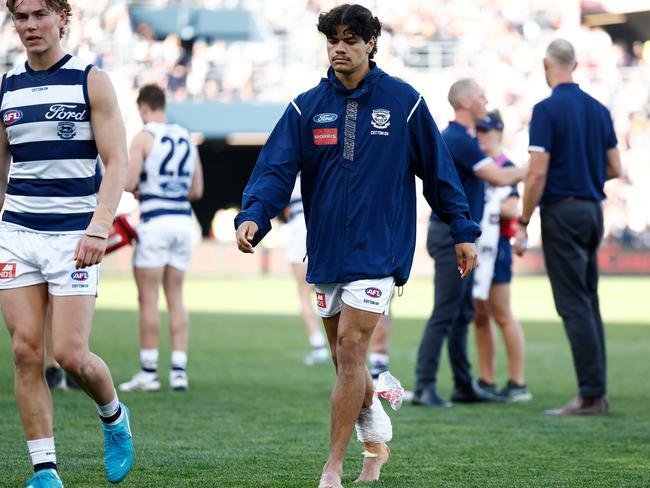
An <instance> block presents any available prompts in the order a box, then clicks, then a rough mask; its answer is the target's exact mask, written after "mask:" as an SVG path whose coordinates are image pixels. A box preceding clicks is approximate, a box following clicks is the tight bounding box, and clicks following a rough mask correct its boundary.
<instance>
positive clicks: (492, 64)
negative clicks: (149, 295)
mask: <svg viewBox="0 0 650 488" xmlns="http://www.w3.org/2000/svg"><path fill="white" fill-rule="evenodd" d="M71 3H72V4H73V9H74V13H75V16H74V18H73V19H72V22H71V26H70V27H71V29H70V35H69V36H68V38H67V39H66V44H67V48H68V50H70V51H71V52H73V53H76V54H78V55H80V56H82V57H84V58H85V59H88V60H89V61H92V62H94V63H96V64H97V65H99V66H101V67H103V68H104V69H106V70H107V71H108V72H109V73H110V74H111V77H112V79H113V82H114V83H115V86H116V88H117V91H118V96H119V100H120V104H121V108H122V112H123V114H124V115H125V118H126V120H127V125H128V132H129V134H128V136H129V139H130V138H131V137H132V136H133V135H134V134H135V132H136V131H137V130H138V129H139V128H140V127H141V122H140V120H139V117H138V114H137V111H136V109H135V94H136V90H137V86H138V85H139V84H140V83H144V82H150V81H155V82H159V83H162V84H164V85H165V86H166V88H167V90H168V93H169V95H170V99H171V101H172V103H171V105H170V110H169V114H170V116H171V118H172V119H173V120H177V121H179V122H181V123H185V124H187V125H189V126H190V128H191V129H192V130H193V132H195V134H196V138H197V141H198V142H202V144H201V145H200V149H201V153H202V157H203V161H204V165H205V168H206V176H207V181H206V183H207V187H206V198H205V199H204V201H203V202H201V203H200V204H199V205H197V206H196V207H195V210H196V211H197V215H198V216H199V217H200V219H201V221H202V224H203V229H202V231H203V232H204V233H206V234H207V235H212V236H214V237H215V239H206V240H204V241H203V242H202V243H201V244H200V245H199V247H198V248H197V254H196V256H195V259H194V265H193V269H192V273H193V275H194V276H192V277H191V278H190V279H189V280H188V282H187V288H186V294H185V295H186V300H187V306H188V309H189V310H190V313H191V320H192V325H191V344H190V365H189V373H190V375H191V380H190V381H191V388H190V390H189V391H188V392H187V393H186V394H185V395H184V396H183V398H179V397H178V395H177V394H176V393H174V392H171V391H170V390H169V388H168V385H166V384H165V385H164V386H163V391H161V392H160V394H154V395H137V394H132V395H130V396H128V398H125V400H126V401H127V403H128V405H129V408H130V409H131V411H132V413H133V415H134V424H133V426H134V432H135V436H136V449H137V454H136V465H135V467H134V471H133V473H132V474H131V475H130V476H129V478H128V479H127V480H126V481H125V483H124V486H125V487H138V488H143V487H145V488H146V487H156V488H159V487H174V488H179V487H192V488H194V487H197V486H208V487H219V488H225V487H232V488H242V487H251V488H253V487H254V488H265V487H269V488H271V487H274V488H304V487H305V486H315V484H316V480H317V476H318V473H319V472H320V470H321V468H322V461H323V459H324V455H325V452H326V449H327V432H328V426H329V392H330V391H331V384H332V378H333V368H332V367H331V365H325V366H324V367H323V368H309V367H302V366H301V365H300V362H301V360H302V357H303V355H304V352H305V348H306V340H305V337H304V333H303V331H302V329H301V327H302V325H301V322H300V318H299V317H298V314H297V303H296V299H295V290H294V286H293V283H292V282H291V280H290V278H289V277H288V276H287V274H288V268H287V266H286V264H285V263H284V258H283V253H282V249H281V246H282V241H283V238H284V236H283V235H282V234H283V233H282V227H281V226H278V228H277V229H276V231H275V232H274V235H272V236H269V238H268V239H267V242H266V245H267V247H268V250H267V251H264V252H258V253H256V255H255V256H253V257H251V256H244V255H242V254H240V253H238V252H236V250H235V246H234V244H233V243H232V242H229V241H230V240H231V239H232V232H233V231H232V216H233V210H232V208H231V207H233V206H234V205H236V204H237V203H238V201H239V197H240V194H241V189H242V187H243V185H244V183H245V180H246V178H247V176H248V174H249V172H250V170H251V168H252V165H253V164H254V160H255V157H256V154H257V152H258V151H259V147H260V144H261V143H262V142H263V140H264V138H265V134H266V133H267V132H268V131H269V130H270V128H271V127H272V126H273V124H274V122H275V119H276V118H277V117H278V116H279V114H280V113H281V111H282V110H283V109H284V107H285V106H286V104H287V102H288V101H289V100H290V99H291V98H292V97H294V96H295V95H296V94H297V93H299V92H300V91H302V90H305V89H308V88H309V87H311V86H313V85H314V84H315V83H316V82H317V80H318V78H319V77H320V76H322V75H323V73H324V70H325V67H326V58H325V49H324V41H323V39H322V38H321V37H320V36H319V35H318V34H317V32H316V29H315V23H316V17H317V14H318V12H319V11H321V10H326V9H328V8H330V7H331V6H333V5H334V4H335V3H336V2H331V1H315V0H311V1H308V0H287V1H276V2H270V1H262V0H248V1H218V0H212V1H193V2H166V1H148V2H145V1H137V2H125V1H122V0H93V1H90V0H73V1H72V2H71ZM362 3H364V4H365V5H367V6H368V7H370V8H372V9H373V11H374V12H375V13H376V15H378V16H379V18H380V19H381V20H382V21H383V22H384V33H383V35H382V37H381V38H380V40H379V54H378V57H377V61H378V63H379V65H380V66H381V67H382V68H385V69H386V70H387V71H388V72H389V73H391V74H394V75H397V76H400V77H402V78H404V79H406V80H408V81H409V82H410V83H411V84H413V85H414V86H415V87H416V88H417V89H418V90H419V91H420V92H422V93H423V94H424V95H425V96H426V98H427V102H428V104H429V106H430V108H431V110H432V112H433V113H434V115H435V117H436V120H437V122H438V123H439V125H440V126H441V127H444V126H445V125H446V122H447V120H449V119H450V118H451V109H450V107H449V106H448V103H447V101H446V93H447V90H448V87H449V85H450V84H451V83H452V81H454V80H455V79H456V78H458V77H460V76H474V77H476V78H477V79H478V80H479V81H480V82H481V83H482V84H483V85H484V86H485V87H486V90H487V94H488V97H489V99H490V102H491V106H492V107H498V108H500V109H501V110H502V111H503V113H504V116H505V119H506V124H507V130H506V136H507V142H506V145H507V147H508V148H509V150H510V151H509V153H510V154H511V156H512V157H513V159H515V160H516V161H517V162H523V161H525V159H526V142H527V141H526V140H527V133H526V132H527V121H528V118H529V116H530V110H531V108H532V105H533V104H534V103H535V102H536V101H538V100H539V99H541V98H543V97H544V96H546V95H547V94H548V93H549V90H548V88H547V87H546V85H545V83H544V79H543V74H542V69H541V58H542V56H543V51H544V48H545V46H546V44H547V43H548V41H549V40H550V39H552V38H553V37H555V36H558V35H562V36H565V37H567V38H569V39H570V40H572V41H573V42H574V43H575V44H576V47H577V48H578V53H579V60H580V68H579V71H578V78H579V81H580V83H581V84H582V85H583V86H584V87H585V88H586V89H587V90H588V91H589V92H590V93H592V94H594V95H595V96H597V97H598V98H599V99H601V100H602V101H603V102H605V103H606V104H607V105H608V106H609V107H610V108H611V109H612V113H613V115H614V117H615V120H616V127H617V131H618V136H619V140H620V149H621V152H622V156H623V164H624V167H625V172H626V178H624V179H621V180H619V181H615V182H612V183H610V184H608V188H607V193H608V196H609V199H608V201H607V203H606V224H607V238H606V246H605V247H604V253H603V256H608V255H609V254H605V253H611V252H615V253H616V256H617V260H616V262H615V264H617V263H620V261H625V262H626V263H627V264H626V265H625V270H626V271H633V272H637V273H643V274H646V275H647V274H648V272H650V265H649V264H648V262H649V261H650V259H648V253H649V252H650V233H649V230H648V223H649V222H648V220H649V214H650V210H649V209H650V205H649V202H650V192H649V191H648V190H650V188H649V187H650V178H648V176H649V175H648V172H649V171H650V164H649V163H650V162H649V156H648V155H649V154H650V151H648V149H650V122H649V106H648V105H649V92H650V44H649V43H648V40H650V32H649V31H650V6H648V2H647V0H639V1H624V0H615V1H611V2H578V1H577V0H553V1H551V0H546V1H542V0H436V1H432V2H417V1H413V0H400V1H399V2H396V1H394V0H390V1H389V0H386V1H379V0H378V1H369V2H368V1H364V2H362ZM644 9H645V10H644ZM147 25H148V27H147ZM23 60H24V55H23V53H22V52H21V48H20V46H19V43H18V40H17V39H16V36H15V34H14V32H13V27H12V26H11V22H10V19H9V17H8V15H7V13H6V10H4V8H2V9H0V70H2V71H4V70H5V69H7V68H9V67H10V66H12V65H13V64H15V63H19V62H23ZM133 206H134V205H133V201H131V200H129V199H125V200H124V202H123V205H122V210H123V211H129V210H131V209H132V208H133ZM217 209H220V211H219V214H218V218H217V219H216V221H215V222H214V225H213V222H212V218H213V215H214V212H215V210H217ZM427 219H428V208H427V206H426V203H424V202H421V205H420V219H419V226H420V228H419V229H418V234H419V237H418V238H419V243H418V254H417V255H416V263H415V267H414V273H413V274H414V275H416V276H415V277H414V278H413V279H412V280H410V281H409V283H408V286H407V287H406V288H405V290H404V295H403V296H402V297H399V299H396V300H395V303H394V309H393V313H394V331H395V332H394V334H393V339H392V343H391V371H392V372H393V373H394V374H395V375H396V376H397V377H398V378H400V379H402V381H403V383H404V385H405V386H406V387H412V386H413V371H414V359H415V357H416V354H417V345H418V342H419V339H420V337H421V334H422V328H423V325H424V322H425V320H426V317H427V315H428V314H429V313H430V309H431V305H432V283H431V279H430V275H431V272H432V263H431V260H430V258H429V257H428V256H427V255H426V252H425V251H424V243H423V240H424V234H425V233H424V230H425V227H426V221H427ZM537 228H538V226H537V224H536V223H533V224H532V225H531V231H532V230H533V229H537ZM199 229H200V226H199V225H198V223H197V236H198V235H200V234H201V230H199ZM536 239H537V237H536ZM607 246H610V247H609V248H608V247H607ZM611 246H613V247H611ZM607 249H609V250H610V251H607ZM528 259H529V261H528V262H526V261H522V260H519V261H518V266H520V267H526V266H527V269H528V270H531V271H535V272H539V271H541V268H540V263H541V259H540V256H539V254H533V256H532V257H530V258H528ZM603 259H604V264H608V263H611V262H612V261H610V260H609V259H608V258H603ZM263 265H264V266H266V269H267V271H268V276H265V277H263V278H259V276H258V275H259V272H260V268H261V267H263ZM130 266H131V262H130V253H129V250H128V249H126V250H124V251H122V252H118V253H116V255H113V256H110V259H109V260H108V262H107V263H106V264H105V265H104V276H103V278H102V282H101V290H100V298H99V300H98V303H97V313H96V315H95V321H94V327H93V333H92V337H91V347H92V350H93V351H95V352H97V353H98V354H100V356H102V357H104V358H105V359H106V360H107V362H108V363H109V364H110V367H111V371H112V373H113V375H114V378H115V380H116V381H118V382H119V381H123V380H125V379H127V378H128V377H129V376H130V375H131V374H133V372H134V371H135V369H134V368H137V354H138V352H137V351H138V332H137V320H138V315H137V291H136V288H135V284H134V282H133V278H132V276H131V274H130ZM612 271H620V268H619V269H616V268H614V269H612ZM199 274H201V275H204V276H197V275H199ZM417 275H419V276H417ZM600 291H601V293H600V297H601V306H602V311H603V317H604V318H605V321H606V323H607V341H608V364H609V371H610V374H609V378H610V389H609V391H610V399H611V403H612V414H611V415H609V416H607V417H604V418H598V419H584V418H573V419H549V418H546V417H544V416H542V415H541V412H542V411H543V409H545V408H550V407H555V406H557V405H559V404H561V403H562V402H565V401H566V400H567V398H568V395H570V394H571V393H572V392H573V391H574V389H575V377H574V371H573V367H572V363H571V355H570V351H569V347H568V344H567V341H566V337H565V334H564V331H563V329H562V326H561V323H560V320H559V318H558V317H557V315H556V313H555V310H554V307H553V302H552V297H551V292H550V287H549V285H548V279H547V278H546V277H545V276H517V277H515V280H514V284H513V307H514V310H515V314H516V315H517V317H518V318H519V319H520V320H521V321H522V323H523V326H524V328H525V332H526V339H527V382H528V383H529V385H530V386H531V390H532V391H533V393H534V395H535V398H534V400H533V401H532V402H530V403H529V404H526V405H516V404H508V405H491V406H482V407H481V408H480V409H474V408H473V407H471V406H470V407H456V408H453V409H447V411H444V412H440V411H435V412H431V411H429V410H422V409H418V408H411V407H408V406H405V407H404V408H402V409H401V410H400V411H399V412H397V413H393V412H392V411H391V412H390V415H391V416H392V417H393V418H394V425H395V432H396V435H395V439H394V441H393V442H392V448H393V453H394V456H393V458H392V459H391V462H390V463H389V464H388V465H387V467H386V469H385V470H384V475H383V477H384V481H383V482H381V483H378V484H377V486H378V487H390V488H425V487H426V488H428V487H430V486H439V487H472V488H473V487H475V486H481V487H495V488H497V487H498V488H502V487H506V486H507V487H520V486H521V487H549V486H553V487H572V488H584V487H590V488H611V487H626V488H627V487H634V488H637V487H647V486H650V442H648V432H650V422H649V420H648V404H650V390H648V388H647V386H646V385H647V377H648V361H647V358H648V357H650V341H649V340H648V331H649V330H650V329H649V328H648V325H649V323H650V322H649V320H648V307H647V297H648V296H650V278H648V276H637V277H617V276H613V277H609V276H608V277H604V278H603V279H602V280H601V286H600ZM165 323H166V320H165V317H164V316H163V324H165ZM169 349H170V345H169V340H168V337H167V334H166V332H163V334H162V338H161V344H160V350H161V361H160V368H161V371H165V372H166V371H167V368H168V367H169V358H168V356H169ZM504 356H505V354H503V351H499V355H498V362H497V370H498V372H499V375H500V377H499V379H500V380H503V379H504V378H503V377H504V375H505V374H506V364H505V357H504ZM475 357H476V353H475V351H474V347H473V340H470V358H472V360H473V361H474V358H475ZM439 380H440V382H439V383H440V384H439V387H440V392H441V394H443V395H448V393H449V392H450V391H451V388H452V381H451V374H450V371H449V368H448V365H447V361H446V359H443V362H442V365H441V371H440V373H439ZM12 384H13V365H12V360H11V345H10V341H9V337H8V334H6V333H0V418H2V422H0V486H2V487H4V486H7V487H9V486H11V487H13V486H24V480H25V479H26V476H27V475H28V474H29V472H30V466H29V459H28V457H27V453H26V449H25V444H24V442H23V434H22V430H21V428H20V421H19V418H18V414H17V411H16V406H15V399H14V396H13V394H12ZM53 396H54V403H55V417H56V438H57V452H58V455H59V460H60V464H59V465H60V468H61V473H62V476H63V479H64V482H65V484H66V486H69V487H84V488H96V487H98V486H106V482H105V478H104V474H103V470H102V466H101V461H100V459H101V444H100V434H99V428H98V426H97V419H96V417H95V415H94V409H93V407H92V405H91V403H90V402H89V401H88V399H87V398H86V397H85V396H83V395H77V394H76V393H74V392H69V391H68V392H64V391H55V392H54V393H53ZM359 466H360V456H359V445H358V444H357V443H356V442H351V446H350V450H349V452H348V458H347V461H346V466H345V473H346V479H345V485H346V486H348V485H349V484H350V485H351V481H352V480H353V479H354V476H355V475H356V473H357V472H358V469H359Z"/></svg>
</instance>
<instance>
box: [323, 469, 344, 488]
mask: <svg viewBox="0 0 650 488" xmlns="http://www.w3.org/2000/svg"><path fill="white" fill-rule="evenodd" d="M318 488H343V485H342V484H341V476H340V475H339V474H338V473H336V472H334V471H324V472H323V474H322V475H321V477H320V483H318Z"/></svg>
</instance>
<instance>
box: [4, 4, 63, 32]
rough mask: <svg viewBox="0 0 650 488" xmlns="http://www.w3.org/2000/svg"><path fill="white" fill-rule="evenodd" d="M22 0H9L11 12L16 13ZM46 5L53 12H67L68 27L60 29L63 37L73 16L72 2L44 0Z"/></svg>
mask: <svg viewBox="0 0 650 488" xmlns="http://www.w3.org/2000/svg"><path fill="white" fill-rule="evenodd" d="M20 3H21V0H7V10H9V12H11V13H12V14H15V13H16V7H18V5H20ZM44 3H45V6H46V7H47V8H49V9H50V10H52V12H56V13H57V14H58V13H59V12H61V11H65V13H66V14H68V20H67V21H66V27H61V29H60V30H59V37H60V38H61V39H63V36H64V35H65V33H66V28H67V25H68V23H69V22H70V17H72V7H71V6H70V3H69V2H68V0H44Z"/></svg>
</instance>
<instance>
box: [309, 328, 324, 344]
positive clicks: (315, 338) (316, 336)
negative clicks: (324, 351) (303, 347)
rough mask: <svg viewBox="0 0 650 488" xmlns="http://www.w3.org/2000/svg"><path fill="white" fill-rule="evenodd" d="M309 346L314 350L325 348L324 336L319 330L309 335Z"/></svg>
mask: <svg viewBox="0 0 650 488" xmlns="http://www.w3.org/2000/svg"><path fill="white" fill-rule="evenodd" d="M309 344H310V345H311V347H313V348H314V349H319V348H321V347H325V336H324V335H323V333H322V332H321V331H320V330H319V331H318V332H314V333H313V334H309Z"/></svg>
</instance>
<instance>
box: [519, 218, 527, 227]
mask: <svg viewBox="0 0 650 488" xmlns="http://www.w3.org/2000/svg"><path fill="white" fill-rule="evenodd" d="M517 222H519V225H521V226H522V227H526V226H527V225H528V220H524V219H523V218H521V217H519V219H517Z"/></svg>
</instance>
